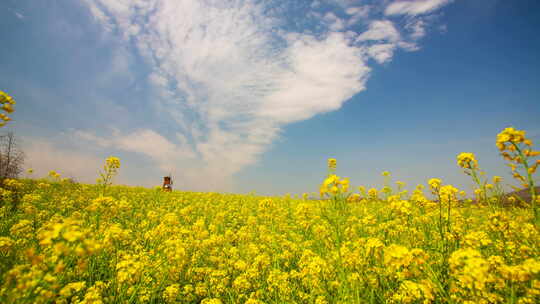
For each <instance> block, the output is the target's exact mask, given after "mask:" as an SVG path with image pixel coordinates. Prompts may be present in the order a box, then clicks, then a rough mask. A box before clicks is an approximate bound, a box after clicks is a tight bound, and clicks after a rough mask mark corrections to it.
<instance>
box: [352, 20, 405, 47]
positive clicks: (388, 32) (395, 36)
mask: <svg viewBox="0 0 540 304" xmlns="http://www.w3.org/2000/svg"><path fill="white" fill-rule="evenodd" d="M400 39H401V36H400V34H399V32H398V30H397V29H396V27H395V26H394V24H393V23H392V21H390V20H375V21H373V22H371V23H370V24H369V29H368V30H367V31H365V32H363V33H362V34H361V35H360V36H358V38H357V41H369V40H387V41H390V42H397V41H399V40H400Z"/></svg>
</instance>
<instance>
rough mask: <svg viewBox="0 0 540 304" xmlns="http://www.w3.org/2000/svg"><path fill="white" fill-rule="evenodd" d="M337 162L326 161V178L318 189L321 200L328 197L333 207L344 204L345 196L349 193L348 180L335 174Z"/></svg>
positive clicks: (332, 160)
mask: <svg viewBox="0 0 540 304" xmlns="http://www.w3.org/2000/svg"><path fill="white" fill-rule="evenodd" d="M336 166H337V161H336V159H335V158H329V159H328V176H327V177H326V179H325V180H324V182H323V183H322V185H321V186H320V188H319V192H320V195H321V198H324V197H326V196H328V197H330V198H331V199H332V201H333V202H334V203H335V205H338V204H341V203H342V202H345V195H346V194H347V192H348V191H349V179H347V178H341V177H339V176H337V175H336V174H335V171H336Z"/></svg>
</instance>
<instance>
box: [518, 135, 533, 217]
mask: <svg viewBox="0 0 540 304" xmlns="http://www.w3.org/2000/svg"><path fill="white" fill-rule="evenodd" d="M512 145H513V146H514V148H516V151H517V152H518V154H519V157H520V158H521V164H523V167H524V168H525V172H527V182H528V185H529V191H530V193H531V206H532V211H533V215H534V220H535V222H536V221H537V220H538V210H537V208H536V189H535V188H534V180H533V178H532V174H531V172H529V164H528V163H527V159H528V157H526V156H525V155H523V152H522V151H521V149H520V148H519V146H518V145H516V144H515V143H512Z"/></svg>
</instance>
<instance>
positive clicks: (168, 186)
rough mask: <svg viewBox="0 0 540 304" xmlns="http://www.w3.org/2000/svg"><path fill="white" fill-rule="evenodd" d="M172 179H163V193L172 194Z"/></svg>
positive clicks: (169, 177) (165, 177)
mask: <svg viewBox="0 0 540 304" xmlns="http://www.w3.org/2000/svg"><path fill="white" fill-rule="evenodd" d="M172 184H173V182H172V178H171V176H164V177H163V191H166V192H171V191H172Z"/></svg>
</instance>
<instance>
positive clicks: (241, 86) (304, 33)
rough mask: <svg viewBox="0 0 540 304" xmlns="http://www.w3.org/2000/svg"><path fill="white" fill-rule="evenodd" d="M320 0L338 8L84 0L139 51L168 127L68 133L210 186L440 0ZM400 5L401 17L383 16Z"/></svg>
mask: <svg viewBox="0 0 540 304" xmlns="http://www.w3.org/2000/svg"><path fill="white" fill-rule="evenodd" d="M330 2H333V5H334V6H335V7H338V9H334V10H331V9H329V8H328V7H327V6H325V5H323V3H322V2H319V1H314V2H313V3H311V5H310V4H306V5H304V6H300V8H299V7H298V5H299V4H295V5H297V6H295V9H296V10H297V11H302V10H303V14H301V15H300V14H299V15H295V14H289V13H288V11H289V7H288V6H289V5H292V4H288V3H287V2H279V1H255V0H253V1H252V0H231V1H224V0H219V1H218V0H206V1H195V0H174V1H173V0H150V1H148V0H145V1H142V0H85V3H86V5H87V6H88V8H89V10H90V12H91V13H92V15H93V16H94V17H95V20H96V21H98V22H99V23H100V24H101V25H102V26H103V28H104V29H106V30H108V31H109V35H113V36H114V35H116V36H119V37H121V38H122V39H123V40H124V44H125V45H126V47H127V46H134V47H135V49H136V51H137V53H138V54H139V55H140V56H142V57H143V58H144V60H145V62H146V64H147V65H148V67H149V68H150V70H151V72H150V74H149V75H148V81H149V83H150V84H151V85H152V87H153V88H154V90H155V92H156V96H155V97H156V98H155V99H154V103H155V108H156V109H160V110H159V111H161V114H160V115H161V117H164V118H167V119H168V120H169V122H170V126H171V127H172V128H174V131H173V132H172V133H174V134H176V135H175V136H173V137H168V138H166V137H164V136H163V135H160V134H158V133H157V132H156V131H154V130H131V131H129V132H124V133H115V134H112V135H111V136H109V137H98V136H96V135H93V134H92V133H90V132H88V131H78V132H77V133H76V135H77V136H79V138H81V139H84V140H87V141H92V142H95V143H98V144H101V145H103V146H104V147H113V146H114V147H115V148H117V149H121V150H126V151H133V152H138V153H142V154H145V155H147V156H148V157H149V158H151V159H153V160H155V161H157V162H158V163H159V165H160V166H161V167H162V168H174V167H176V168H180V167H181V168H182V170H180V169H178V170H177V171H178V172H180V171H181V172H183V173H182V174H184V177H185V179H189V180H193V181H197V183H199V182H200V181H201V180H208V179H210V178H211V179H213V182H212V186H210V188H212V189H219V188H221V187H220V185H223V184H225V183H224V182H223V181H226V180H229V179H230V177H231V176H232V175H233V174H235V173H236V172H238V171H239V170H241V169H242V168H244V167H245V166H248V165H250V164H253V163H254V162H256V161H257V159H258V157H259V156H260V155H261V154H262V153H263V152H264V151H265V150H266V149H268V147H269V146H270V145H271V144H272V142H273V141H274V140H275V139H276V138H278V137H279V133H280V130H281V128H282V127H283V126H284V125H286V124H289V123H292V122H295V121H300V120H305V119H309V118H311V117H313V116H315V115H317V114H321V113H325V112H328V111H333V110H337V109H339V108H340V107H341V106H342V105H343V103H344V102H346V101H347V100H348V99H350V98H351V97H352V96H354V95H355V94H357V93H359V92H361V91H362V90H364V89H365V83H366V80H367V78H368V77H369V72H370V68H369V66H368V64H369V58H373V59H374V60H375V61H377V62H379V63H383V62H388V61H390V60H391V58H392V56H393V53H394V52H395V50H396V49H398V48H402V49H405V50H415V49H418V46H417V40H418V39H420V38H421V37H423V36H424V35H425V33H426V31H425V27H426V26H427V25H426V23H425V22H424V21H422V20H420V19H418V20H417V19H411V18H414V17H415V16H417V15H420V14H427V13H430V12H432V11H434V10H436V9H438V8H440V7H441V6H442V5H444V4H446V3H448V2H449V1H442V0H439V1H435V0H432V1H396V2H393V3H390V4H389V5H387V6H383V7H381V6H380V5H379V6H377V4H376V3H377V2H374V3H372V4H369V5H358V1H345V0H340V1H337V0H336V1H330ZM327 4H328V3H327ZM291 10H292V8H291ZM377 12H378V13H377ZM304 15H309V16H311V18H307V19H306V18H304ZM400 15H405V16H406V17H407V18H408V23H407V24H409V26H408V28H405V27H404V28H401V29H400V28H398V27H397V26H396V23H394V21H393V20H392V19H391V18H399V16H400ZM361 23H362V24H361ZM366 27H367V28H366ZM158 150H159V151H158ZM160 151H161V152H160ZM220 181H221V182H220ZM195 184H196V183H193V185H195Z"/></svg>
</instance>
